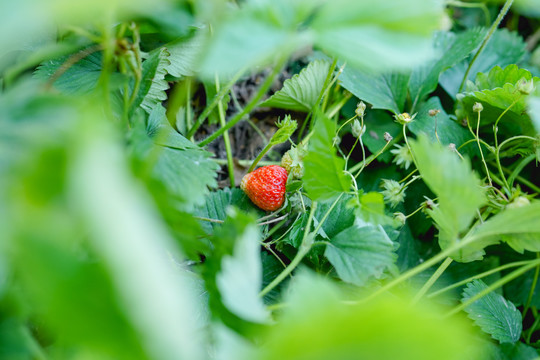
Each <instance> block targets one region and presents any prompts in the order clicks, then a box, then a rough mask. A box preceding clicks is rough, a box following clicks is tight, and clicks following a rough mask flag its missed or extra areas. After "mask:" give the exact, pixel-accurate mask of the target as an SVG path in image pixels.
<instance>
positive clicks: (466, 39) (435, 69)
mask: <svg viewBox="0 0 540 360" xmlns="http://www.w3.org/2000/svg"><path fill="white" fill-rule="evenodd" d="M485 32H486V31H485V29H483V28H473V29H470V30H467V31H465V32H463V33H460V34H457V35H456V34H455V33H453V32H438V33H436V34H435V36H434V39H433V46H434V48H435V50H436V51H437V54H438V56H437V57H436V58H434V59H433V60H431V61H429V62H428V63H426V64H423V65H421V66H419V67H417V68H415V69H414V71H413V72H412V74H411V79H410V81H409V91H410V94H411V98H412V99H413V103H414V104H418V103H419V102H420V101H422V99H423V98H424V97H426V96H427V95H428V94H429V93H431V92H432V91H434V90H435V88H436V87H437V84H438V83H439V75H440V74H441V73H442V72H443V71H445V70H446V69H448V68H450V67H452V66H453V65H455V64H457V63H458V62H460V61H462V60H463V59H464V58H465V57H466V56H467V55H469V54H470V53H471V52H472V51H473V50H474V49H475V48H476V47H477V46H479V45H480V42H481V41H482V40H483V38H484V35H485Z"/></svg>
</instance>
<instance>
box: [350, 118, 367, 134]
mask: <svg viewBox="0 0 540 360" xmlns="http://www.w3.org/2000/svg"><path fill="white" fill-rule="evenodd" d="M351 130H352V134H353V136H354V137H355V138H359V137H360V136H362V135H364V133H365V132H366V125H361V124H360V121H358V119H354V121H353V124H352V129H351Z"/></svg>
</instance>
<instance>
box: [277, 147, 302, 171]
mask: <svg viewBox="0 0 540 360" xmlns="http://www.w3.org/2000/svg"><path fill="white" fill-rule="evenodd" d="M306 153H307V151H306V149H305V148H304V146H303V145H298V147H294V146H293V147H291V149H290V150H288V151H287V152H286V153H285V154H283V157H282V158H281V166H282V167H283V168H285V170H287V173H288V174H289V177H291V179H301V178H302V176H304V162H303V160H304V156H305V155H306Z"/></svg>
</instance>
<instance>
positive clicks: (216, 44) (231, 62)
mask: <svg viewBox="0 0 540 360" xmlns="http://www.w3.org/2000/svg"><path fill="white" fill-rule="evenodd" d="M296 38H297V35H296V34H295V33H294V32H291V31H289V30H287V29H284V28H282V27H280V26H278V25H276V24H274V23H272V22H270V21H269V20H268V19H265V18H257V17H255V16H253V13H252V9H250V8H249V7H248V6H245V8H244V9H241V10H239V11H236V12H231V13H230V14H226V15H225V17H224V20H223V21H222V22H221V23H220V24H217V25H216V27H215V31H214V32H213V33H212V36H211V37H210V39H209V41H208V42H207V46H206V48H205V51H204V52H203V58H202V62H201V63H200V73H201V75H202V76H203V77H204V78H206V79H213V78H214V75H215V74H216V73H217V74H219V75H220V76H222V77H231V76H232V75H233V74H234V73H236V72H237V71H239V70H241V69H245V68H251V67H254V66H256V65H261V64H268V63H269V62H270V61H271V60H272V59H273V58H274V56H275V55H276V54H277V53H281V54H283V56H285V54H286V53H287V52H290V51H292V50H293V46H294V45H293V44H294V43H296V41H297V40H296Z"/></svg>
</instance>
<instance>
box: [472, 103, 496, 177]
mask: <svg viewBox="0 0 540 360" xmlns="http://www.w3.org/2000/svg"><path fill="white" fill-rule="evenodd" d="M479 132H480V111H479V112H478V121H477V122H476V134H475V138H476V143H477V144H478V149H479V150H480V156H481V157H482V164H484V168H485V169H486V175H487V178H488V182H489V186H493V181H491V176H489V170H488V167H487V164H486V159H485V158H484V152H483V151H482V146H480V136H479V135H478V133H479Z"/></svg>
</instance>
